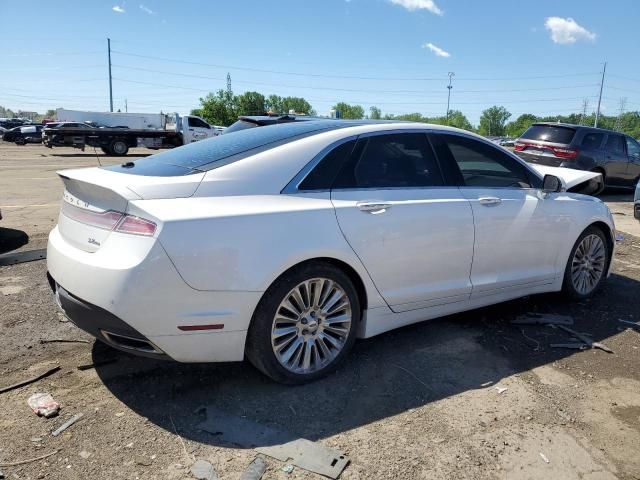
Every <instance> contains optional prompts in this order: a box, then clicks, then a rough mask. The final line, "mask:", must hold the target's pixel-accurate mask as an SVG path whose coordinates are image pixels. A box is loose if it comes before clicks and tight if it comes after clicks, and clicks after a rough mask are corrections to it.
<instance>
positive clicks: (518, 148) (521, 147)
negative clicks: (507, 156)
mask: <svg viewBox="0 0 640 480" xmlns="http://www.w3.org/2000/svg"><path fill="white" fill-rule="evenodd" d="M526 146H527V145H526V144H524V143H519V142H516V144H515V146H514V150H515V151H516V152H521V151H523V150H524V149H525V147H526Z"/></svg>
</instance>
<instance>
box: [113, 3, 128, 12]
mask: <svg viewBox="0 0 640 480" xmlns="http://www.w3.org/2000/svg"><path fill="white" fill-rule="evenodd" d="M122 5H123V6H124V3H123V4H122ZM111 10H113V11H114V12H116V13H124V12H125V9H124V8H123V7H121V6H120V5H114V6H113V8H112V9H111Z"/></svg>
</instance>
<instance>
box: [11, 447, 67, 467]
mask: <svg viewBox="0 0 640 480" xmlns="http://www.w3.org/2000/svg"><path fill="white" fill-rule="evenodd" d="M59 451H60V450H56V451H54V452H51V453H47V454H45V455H40V456H39V457H35V458H30V459H28V460H19V461H17V462H9V463H0V467H17V466H19V465H25V464H27V463H32V462H37V461H38V460H44V459H45V458H48V457H50V456H52V455H55V454H56V453H58V452H59Z"/></svg>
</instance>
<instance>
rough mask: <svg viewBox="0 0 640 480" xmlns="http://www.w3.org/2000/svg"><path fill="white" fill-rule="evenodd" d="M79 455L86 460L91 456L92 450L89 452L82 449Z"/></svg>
mask: <svg viewBox="0 0 640 480" xmlns="http://www.w3.org/2000/svg"><path fill="white" fill-rule="evenodd" d="M78 455H80V457H81V458H84V459H85V460H86V459H87V458H89V457H90V456H91V452H87V451H86V450H82V451H81V452H80V453H79V454H78Z"/></svg>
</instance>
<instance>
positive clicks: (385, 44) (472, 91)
mask: <svg viewBox="0 0 640 480" xmlns="http://www.w3.org/2000/svg"><path fill="white" fill-rule="evenodd" d="M141 1H142V2H143V3H141ZM63 5H64V6H63ZM639 25H640V1H638V0H610V1H608V2H606V3H603V2H601V1H600V0H598V1H596V0H562V1H558V0H536V1H515V0H233V1H230V0H211V1H191V0H181V1H179V2H178V1H175V0H174V1H171V2H169V1H160V0H138V1H133V0H125V1H122V0H117V1H116V0H111V1H107V0H91V1H75V0H67V1H65V2H63V3H61V2H52V1H50V0H47V1H40V0H29V1H28V2H18V1H15V0H0V26H1V29H0V30H1V31H2V37H3V38H4V39H5V41H4V42H2V47H0V105H2V106H5V107H8V108H11V109H13V110H18V109H22V110H26V111H38V112H44V111H46V110H48V109H51V108H58V107H64V108H69V109H76V110H98V111H108V109H109V84H108V59H107V38H110V39H111V48H112V52H111V62H112V75H113V100H114V110H118V109H120V110H122V111H125V100H126V102H127V108H128V111H129V112H159V111H164V112H173V111H176V112H179V113H189V111H190V110H191V109H192V108H196V107H198V105H199V98H200V97H202V96H204V95H206V93H207V92H210V91H216V90H218V89H220V88H225V87H226V76H227V73H230V75H231V81H232V88H233V91H234V93H242V92H244V91H249V90H255V91H259V92H260V93H263V94H265V95H268V94H277V95H281V96H301V97H304V98H306V99H307V100H308V101H309V102H310V103H311V105H312V106H313V107H314V108H315V110H316V111H317V112H318V114H320V115H327V114H328V113H329V110H330V108H331V106H332V105H334V104H335V103H337V102H340V101H345V102H348V103H355V104H360V105H362V106H363V107H364V109H365V111H367V112H368V110H369V107H370V106H372V105H374V106H377V107H379V108H380V109H381V110H382V112H383V114H385V113H392V114H402V113H410V112H419V113H421V114H423V115H425V116H439V115H445V113H446V108H447V93H448V90H447V85H448V81H449V77H448V73H449V72H454V73H455V75H454V76H453V77H452V85H453V88H452V89H451V108H452V109H456V110H461V111H462V112H463V113H464V114H465V115H467V117H468V118H469V120H471V122H472V123H474V124H476V123H477V122H478V120H479V117H480V114H481V112H482V110H484V109H485V108H488V107H490V106H492V105H503V106H504V107H506V108H507V110H509V112H511V113H512V118H513V119H515V118H516V117H517V116H518V115H520V114H522V113H534V114H537V115H552V114H569V113H572V112H576V113H578V112H581V111H582V108H583V101H584V100H585V99H587V101H588V106H587V111H588V112H589V113H590V112H593V111H594V110H595V108H596V106H597V100H598V99H597V96H598V92H599V88H600V79H601V75H602V69H603V64H604V62H607V67H606V76H605V82H604V92H603V101H602V107H601V108H602V112H603V113H604V114H607V115H614V114H617V113H618V111H619V109H620V103H621V99H626V103H625V105H624V108H625V110H627V111H629V110H633V111H635V110H640V62H639V61H638V47H639V46H640V40H638V38H637V32H638V26H639ZM7 39H10V41H8V40H7Z"/></svg>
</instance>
